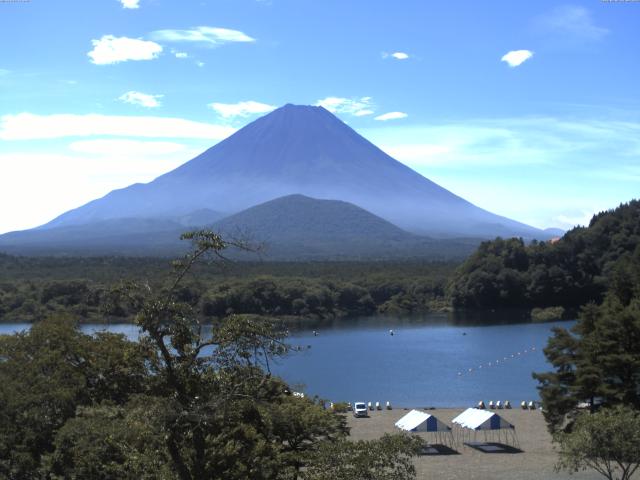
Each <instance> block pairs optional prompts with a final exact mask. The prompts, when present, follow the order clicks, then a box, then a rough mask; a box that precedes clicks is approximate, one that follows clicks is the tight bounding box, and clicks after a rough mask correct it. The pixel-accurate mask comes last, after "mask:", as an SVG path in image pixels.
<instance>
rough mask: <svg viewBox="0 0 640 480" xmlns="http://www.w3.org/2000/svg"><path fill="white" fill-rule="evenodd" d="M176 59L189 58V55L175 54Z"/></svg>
mask: <svg viewBox="0 0 640 480" xmlns="http://www.w3.org/2000/svg"><path fill="white" fill-rule="evenodd" d="M173 54H174V55H175V56H176V58H189V54H188V53H187V52H173Z"/></svg>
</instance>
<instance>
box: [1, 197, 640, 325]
mask: <svg viewBox="0 0 640 480" xmlns="http://www.w3.org/2000/svg"><path fill="white" fill-rule="evenodd" d="M639 245H640V202H639V201H637V200H634V201H631V202H629V203H627V204H623V205H620V206H619V207H618V208H616V209H615V210H611V211H607V212H602V213H600V214H598V215H595V216H594V217H593V219H592V220H591V223H590V225H589V226H588V227H577V228H574V229H573V230H571V231H569V232H567V233H566V234H565V235H564V236H563V237H562V238H560V239H558V240H556V241H552V242H537V241H533V242H530V243H525V242H524V241H523V240H522V239H518V238H512V239H501V238H497V239H495V240H493V241H487V242H483V243H482V244H481V245H480V246H479V248H478V249H477V250H476V252H474V253H473V254H472V255H471V256H470V257H469V258H467V260H465V261H464V262H463V263H462V264H456V263H453V262H429V261H417V260H412V261H409V260H408V261H380V262H355V261H353V262H349V261H343V262H337V261H336V262H264V261H258V259H256V261H242V262H240V261H236V262H233V261H228V262H225V263H224V264H220V263H217V262H216V263H205V264H202V265H197V266H195V267H194V270H193V274H192V275H191V276H190V277H189V278H187V279H185V282H184V283H183V284H182V286H181V290H180V295H181V300H182V301H185V302H188V303H189V304H190V305H191V306H192V307H193V308H194V311H195V312H197V314H198V315H199V316H200V317H201V318H203V319H208V320H215V319H219V318H222V317H224V316H226V315H229V314H259V315H272V316H277V317H280V318H290V317H293V318H302V319H316V320H322V319H335V318H343V317H349V316H364V315H374V314H399V315H402V314H411V313H427V312H433V311H446V310H458V311H464V310H483V309H496V308H498V309H500V308H524V309H546V310H543V311H542V313H541V315H540V317H539V318H542V319H544V318H546V317H545V314H546V316H547V317H548V318H549V319H553V318H558V316H561V315H562V313H563V312H565V313H564V315H565V316H570V317H574V316H575V315H576V314H577V312H578V310H579V308H580V307H581V306H582V305H585V304H587V303H589V302H595V303H598V304H599V303H601V302H602V301H603V299H604V295H605V292H606V290H607V288H608V286H609V285H611V284H616V285H618V284H619V285H620V288H625V287H624V284H625V282H627V283H628V278H629V268H631V267H630V265H631V264H632V262H631V260H632V259H633V258H637V257H638V256H639V255H640V247H639ZM169 263H170V262H169V260H168V259H163V258H130V257H93V258H92V257H17V256H10V255H4V254H0V321H3V322H32V321H34V320H36V319H37V318H41V317H42V316H43V315H45V314H49V313H55V312H68V313H72V314H74V315H76V316H77V317H78V318H80V319H81V321H83V322H127V321H132V316H133V313H134V312H132V311H131V310H130V309H129V308H128V307H127V305H126V302H123V301H122V298H121V297H120V294H119V291H120V287H121V286H122V285H123V284H126V283H127V282H130V281H144V282H147V283H148V284H149V285H156V284H158V282H159V279H161V278H162V272H163V271H165V270H166V268H167V266H168V265H169ZM549 312H551V313H552V314H551V315H549ZM555 312H559V313H557V314H554V313H555ZM574 318H575V317H574Z"/></svg>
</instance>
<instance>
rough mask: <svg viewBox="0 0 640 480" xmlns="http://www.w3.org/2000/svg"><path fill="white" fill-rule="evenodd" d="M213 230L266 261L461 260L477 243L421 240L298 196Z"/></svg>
mask: <svg viewBox="0 0 640 480" xmlns="http://www.w3.org/2000/svg"><path fill="white" fill-rule="evenodd" d="M212 228H213V230H214V231H218V232H221V233H222V234H223V236H227V237H240V238H241V239H246V240H249V241H250V242H251V241H253V242H257V243H259V244H262V246H263V247H264V255H265V257H266V258H269V259H294V260H312V259H323V260H327V259H347V258H352V259H357V258H361V259H375V258H378V259H387V258H403V257H404V258H432V259H449V258H458V259H461V258H464V257H465V256H467V255H468V254H469V253H471V251H472V250H473V248H474V247H475V246H476V245H477V243H478V242H477V241H476V240H457V241H455V240H454V241H447V242H445V241H442V240H433V239H430V238H426V237H420V236H418V235H414V234H411V233H408V232H406V231H404V230H402V229H400V228H398V227H396V226H395V225H393V224H391V223H389V222H387V221H386V220H383V219H382V218H380V217H377V216H376V215H373V214H372V213H369V212H367V211H366V210H364V209H362V208H360V207H358V206H356V205H353V204H350V203H347V202H343V201H338V200H318V199H313V198H309V197H305V196H303V195H288V196H286V197H282V198H278V199H275V200H271V201H269V202H265V203H263V204H261V205H258V206H255V207H251V208H248V209H247V210H244V211H242V212H240V213H237V214H235V215H231V216H229V217H227V218H224V219H222V220H220V221H218V222H216V223H215V224H213V226H212Z"/></svg>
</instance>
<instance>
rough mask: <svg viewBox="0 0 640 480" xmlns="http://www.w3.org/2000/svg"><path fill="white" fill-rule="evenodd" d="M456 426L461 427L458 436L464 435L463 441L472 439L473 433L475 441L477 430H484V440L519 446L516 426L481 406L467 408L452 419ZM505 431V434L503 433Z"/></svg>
mask: <svg viewBox="0 0 640 480" xmlns="http://www.w3.org/2000/svg"><path fill="white" fill-rule="evenodd" d="M451 422H452V423H453V425H454V426H456V427H459V430H458V437H459V438H460V437H462V441H463V442H464V441H465V440H467V441H469V442H470V441H471V434H472V433H473V441H474V442H475V440H476V438H477V432H484V440H485V442H486V441H487V440H492V441H496V437H497V441H498V442H500V443H501V442H502V440H503V437H504V443H506V444H511V442H510V441H509V440H512V441H513V446H514V447H517V446H518V437H517V436H516V427H515V426H513V425H512V424H511V423H509V422H507V421H506V420H505V419H504V418H502V417H501V416H500V415H498V414H497V413H496V412H491V411H489V410H481V409H479V408H467V409H466V410H465V411H464V412H462V413H461V414H460V415H458V416H457V417H456V418H454V419H453V420H452V421H451ZM503 433H504V435H503Z"/></svg>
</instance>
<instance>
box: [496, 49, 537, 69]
mask: <svg viewBox="0 0 640 480" xmlns="http://www.w3.org/2000/svg"><path fill="white" fill-rule="evenodd" d="M531 57H533V52H532V51H531V50H511V51H510V52H507V53H505V54H504V55H503V56H502V58H501V59H500V61H502V62H506V63H507V64H509V66H510V67H518V66H520V65H522V64H523V63H524V62H526V61H527V60H529V59H530V58H531Z"/></svg>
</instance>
